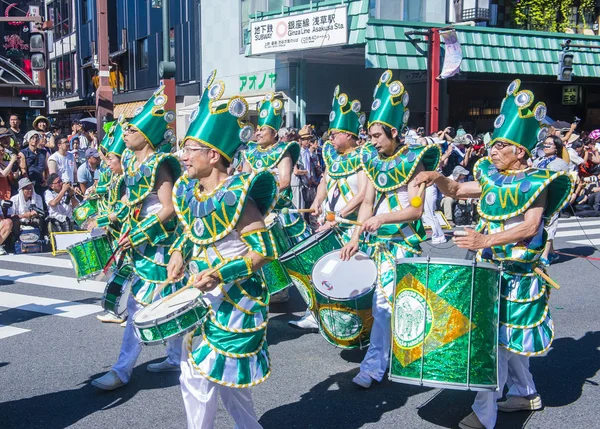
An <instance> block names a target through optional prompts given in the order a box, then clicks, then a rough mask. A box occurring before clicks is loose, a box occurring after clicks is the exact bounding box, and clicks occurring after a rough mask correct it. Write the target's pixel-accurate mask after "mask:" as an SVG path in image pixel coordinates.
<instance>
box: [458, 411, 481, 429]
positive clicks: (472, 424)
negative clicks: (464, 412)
mask: <svg viewBox="0 0 600 429" xmlns="http://www.w3.org/2000/svg"><path fill="white" fill-rule="evenodd" d="M458 427H459V428H461V429H485V426H484V425H483V423H481V422H480V421H479V417H477V414H475V413H471V414H469V415H468V416H467V417H465V418H464V419H462V420H461V421H460V423H459V424H458Z"/></svg>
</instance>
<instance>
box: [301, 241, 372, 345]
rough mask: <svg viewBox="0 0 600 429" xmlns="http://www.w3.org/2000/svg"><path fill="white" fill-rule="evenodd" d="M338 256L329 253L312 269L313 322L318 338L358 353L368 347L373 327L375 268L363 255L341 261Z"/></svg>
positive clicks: (367, 256)
mask: <svg viewBox="0 0 600 429" xmlns="http://www.w3.org/2000/svg"><path fill="white" fill-rule="evenodd" d="M340 252H341V251H340V250H334V251H333V252H329V253H328V254H326V255H325V256H323V257H322V258H321V259H319V260H318V261H317V263H316V264H315V267H314V268H313V271H312V281H313V284H314V287H315V297H316V300H317V304H316V306H317V313H318V315H319V318H318V319H317V320H319V321H320V322H321V323H320V326H319V328H320V331H321V335H323V337H325V339H326V340H327V341H329V342H330V343H331V344H333V345H334V346H338V347H342V348H344V349H356V348H361V349H362V348H363V347H366V346H368V345H369V337H370V335H371V327H372V326H373V315H372V308H373V293H374V291H375V285H376V283H377V266H376V265H375V262H373V260H372V259H371V258H369V255H367V254H366V253H362V252H358V253H356V254H355V255H354V256H352V258H350V260H349V261H342V260H341V259H340Z"/></svg>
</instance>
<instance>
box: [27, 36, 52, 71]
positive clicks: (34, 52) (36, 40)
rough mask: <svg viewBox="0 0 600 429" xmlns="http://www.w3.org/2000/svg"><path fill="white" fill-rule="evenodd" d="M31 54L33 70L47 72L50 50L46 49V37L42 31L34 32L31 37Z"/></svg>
mask: <svg viewBox="0 0 600 429" xmlns="http://www.w3.org/2000/svg"><path fill="white" fill-rule="evenodd" d="M29 52H30V54H31V56H30V60H31V69H32V70H46V67H47V66H48V64H47V58H48V50H47V49H46V35H45V34H44V33H43V32H41V31H39V32H38V31H32V32H31V35H30V36H29Z"/></svg>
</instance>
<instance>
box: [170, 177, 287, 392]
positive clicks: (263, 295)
mask: <svg viewBox="0 0 600 429" xmlns="http://www.w3.org/2000/svg"><path fill="white" fill-rule="evenodd" d="M276 195H277V184H276V182H275V179H274V177H273V175H272V174H271V173H269V172H268V171H262V172H258V173H252V174H249V173H242V174H239V175H235V176H231V177H230V178H228V179H227V180H225V181H224V182H223V183H221V184H220V185H219V187H217V188H216V189H215V190H214V191H213V192H211V193H210V194H206V193H203V192H202V191H201V190H200V189H199V187H198V182H197V181H196V180H190V179H189V178H188V177H187V175H185V174H184V176H183V177H181V178H180V179H179V180H178V181H177V183H176V185H175V189H174V191H173V202H174V204H175V207H176V210H177V216H178V218H179V221H180V222H181V223H182V225H183V227H184V234H183V235H182V236H181V237H180V238H179V239H178V240H177V242H176V243H175V245H174V246H173V249H177V250H180V251H181V252H182V254H183V255H184V259H185V261H187V262H186V266H187V273H188V277H189V275H192V274H197V273H199V272H201V271H203V270H205V269H210V268H214V267H216V266H222V265H223V264H224V263H227V262H228V261H232V260H234V259H236V258H239V257H242V256H243V255H245V254H246V253H247V252H248V250H253V246H252V243H250V242H249V241H248V239H247V238H246V237H241V236H240V235H239V233H238V232H237V231H236V229H235V227H236V225H237V222H238V220H239V219H240V216H241V214H242V212H243V210H244V207H245V205H246V202H247V201H248V199H249V198H250V199H252V200H253V201H254V202H255V203H256V204H257V205H258V208H259V210H260V211H261V213H262V214H263V215H267V214H268V213H269V212H270V211H271V209H272V208H273V205H274V202H275V197H276ZM264 231H266V230H264ZM267 236H268V233H267ZM269 247H270V248H272V249H274V244H273V243H270V244H269ZM272 256H275V255H274V254H272ZM235 276H236V278H235V280H234V281H232V282H229V283H226V284H220V285H219V286H218V287H217V288H215V289H214V290H212V291H209V292H207V293H205V294H204V301H205V302H206V304H207V305H208V306H209V307H210V309H209V316H208V318H207V319H206V321H205V322H204V323H203V324H202V325H201V326H200V327H199V328H198V329H197V330H196V331H195V332H194V333H193V334H191V335H189V336H188V337H186V339H185V341H184V347H185V348H186V350H187V352H188V353H189V356H188V358H189V359H191V361H192V362H193V365H194V368H195V369H196V371H197V372H198V373H200V374H201V375H202V376H203V377H205V378H207V379H208V380H210V381H213V382H215V383H218V384H221V385H225V386H228V387H236V388H243V387H251V386H253V385H256V384H259V383H262V382H263V381H264V380H266V378H267V377H268V376H269V374H270V361H269V354H268V350H267V341H266V335H267V317H268V304H269V292H268V290H267V288H266V286H265V285H263V284H262V282H261V280H260V277H259V276H258V275H257V274H254V273H252V274H251V275H248V272H247V270H245V269H243V270H238V272H237V273H236V275H235ZM186 280H187V279H186Z"/></svg>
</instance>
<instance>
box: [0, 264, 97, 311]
mask: <svg viewBox="0 0 600 429" xmlns="http://www.w3.org/2000/svg"><path fill="white" fill-rule="evenodd" d="M2 280H4V281H9V282H14V283H27V284H32V285H38V286H49V287H54V288H58V289H72V290H78V291H82V292H94V293H103V292H104V289H105V288H106V283H102V282H97V281H93V280H88V281H84V282H81V283H78V282H77V279H74V278H71V277H64V276H55V275H52V274H36V273H27V272H25V271H13V270H4V269H0V281H2ZM1 304H2V303H1V302H0V305H1Z"/></svg>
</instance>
